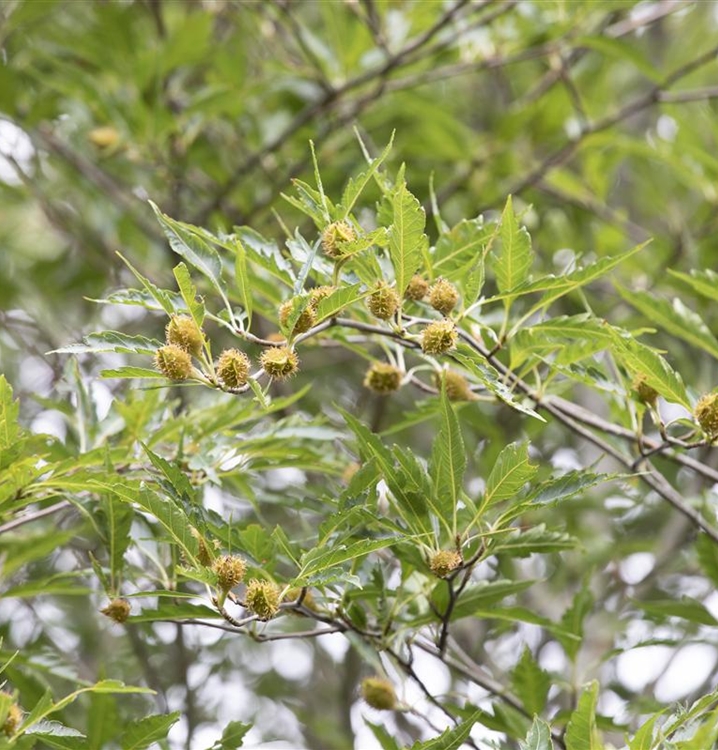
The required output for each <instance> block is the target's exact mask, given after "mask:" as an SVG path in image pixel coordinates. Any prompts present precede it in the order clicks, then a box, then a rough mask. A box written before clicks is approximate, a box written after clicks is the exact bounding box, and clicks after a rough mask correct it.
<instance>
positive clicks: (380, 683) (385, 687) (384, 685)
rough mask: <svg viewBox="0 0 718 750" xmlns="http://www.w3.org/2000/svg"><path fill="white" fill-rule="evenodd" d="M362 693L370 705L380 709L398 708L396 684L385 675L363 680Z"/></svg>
mask: <svg viewBox="0 0 718 750" xmlns="http://www.w3.org/2000/svg"><path fill="white" fill-rule="evenodd" d="M361 695H362V698H364V700H365V701H366V703H367V705H368V706H371V707H372V708H376V709H377V710H378V711H393V710H394V709H395V708H396V693H395V692H394V686H393V685H392V684H391V682H389V680H385V679H384V678H383V677H367V678H365V679H364V680H362V683H361Z"/></svg>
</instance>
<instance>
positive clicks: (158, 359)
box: [155, 344, 192, 380]
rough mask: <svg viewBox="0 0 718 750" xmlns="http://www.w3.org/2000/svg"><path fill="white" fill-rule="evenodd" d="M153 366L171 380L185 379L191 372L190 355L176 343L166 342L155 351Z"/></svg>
mask: <svg viewBox="0 0 718 750" xmlns="http://www.w3.org/2000/svg"><path fill="white" fill-rule="evenodd" d="M155 367H156V368H157V369H158V370H159V371H160V372H161V373H162V374H163V375H164V376H165V377H166V378H170V379H171V380H187V378H189V377H190V375H191V374H192V357H191V356H190V354H189V352H186V351H185V350H184V349H182V347H179V346H177V344H167V345H166V346H162V347H160V348H159V349H158V350H157V351H156V352H155Z"/></svg>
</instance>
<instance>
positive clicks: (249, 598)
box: [244, 578, 281, 621]
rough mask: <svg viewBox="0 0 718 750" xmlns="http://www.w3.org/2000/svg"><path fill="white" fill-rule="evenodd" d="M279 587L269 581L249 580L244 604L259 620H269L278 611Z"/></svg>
mask: <svg viewBox="0 0 718 750" xmlns="http://www.w3.org/2000/svg"><path fill="white" fill-rule="evenodd" d="M280 594H281V592H280V590H279V587H278V586H277V585H276V584H274V583H271V582H270V581H258V580H257V579H256V578H255V579H254V580H252V581H250V582H249V585H248V586H247V591H246V592H245V594H244V606H245V607H246V608H247V610H248V611H249V612H251V613H252V614H253V615H257V617H258V618H259V619H260V620H265V621H266V620H271V619H272V617H274V615H276V614H277V612H278V611H279V596H280Z"/></svg>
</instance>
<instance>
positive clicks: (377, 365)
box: [364, 362, 403, 395]
mask: <svg viewBox="0 0 718 750" xmlns="http://www.w3.org/2000/svg"><path fill="white" fill-rule="evenodd" d="M402 377H403V373H402V371H401V370H400V369H399V368H398V367H394V365H390V364H389V363H388V362H374V364H373V365H372V366H371V367H370V368H369V369H368V370H367V372H366V375H365V376H364V385H365V386H366V387H367V388H370V389H371V390H372V391H374V392H375V393H381V394H383V395H386V394H388V393H393V392H394V391H396V390H398V389H399V387H400V386H401V379H402Z"/></svg>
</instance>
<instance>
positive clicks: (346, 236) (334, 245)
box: [322, 221, 357, 260]
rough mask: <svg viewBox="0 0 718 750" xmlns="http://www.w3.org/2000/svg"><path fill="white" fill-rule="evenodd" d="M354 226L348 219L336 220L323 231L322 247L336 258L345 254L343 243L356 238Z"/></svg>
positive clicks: (331, 256) (330, 255)
mask: <svg viewBox="0 0 718 750" xmlns="http://www.w3.org/2000/svg"><path fill="white" fill-rule="evenodd" d="M356 236H357V235H356V232H355V231H354V227H353V226H352V225H351V224H349V223H348V222H346V221H335V222H333V223H332V224H329V226H327V227H325V228H324V231H323V232H322V249H323V250H324V252H325V253H326V254H327V255H328V256H329V257H330V258H334V259H335V260H337V259H339V258H342V257H343V255H344V252H343V245H345V244H346V243H347V242H352V241H353V240H355V239H356Z"/></svg>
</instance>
